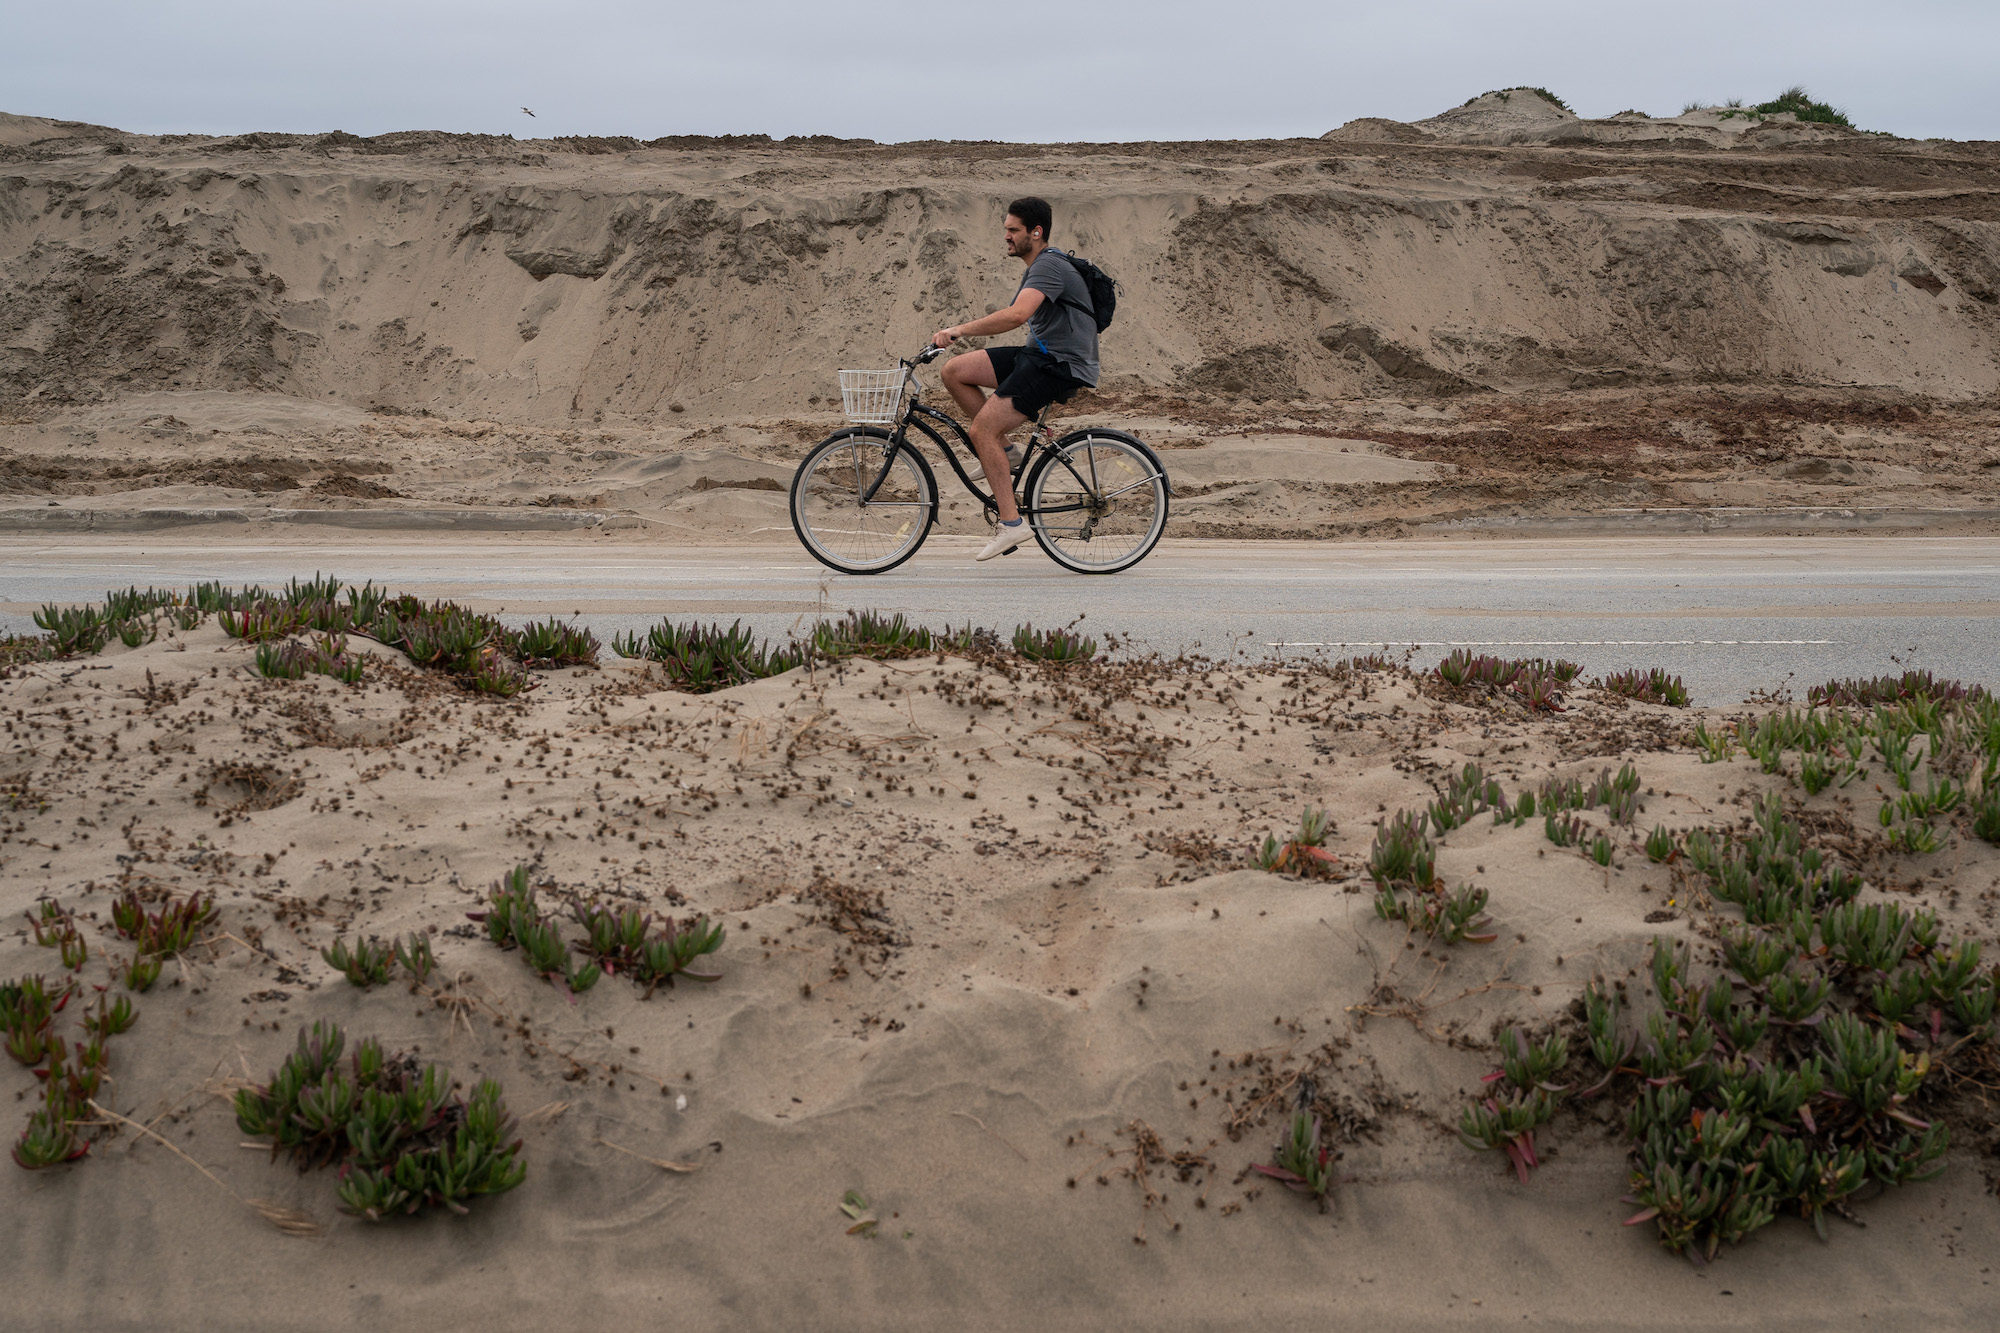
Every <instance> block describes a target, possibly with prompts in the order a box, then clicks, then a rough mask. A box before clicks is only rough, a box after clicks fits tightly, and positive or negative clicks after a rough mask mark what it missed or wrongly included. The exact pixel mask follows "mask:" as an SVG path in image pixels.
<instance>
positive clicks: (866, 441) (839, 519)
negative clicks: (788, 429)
mask: <svg viewBox="0 0 2000 1333" xmlns="http://www.w3.org/2000/svg"><path fill="white" fill-rule="evenodd" d="M888 451H889V443H888V441H886V440H881V439H876V438H874V437H871V436H855V437H851V438H849V439H847V440H844V441H841V442H840V443H838V444H834V445H830V446H828V447H826V448H824V449H823V450H821V451H820V452H819V453H817V454H816V455H815V456H813V457H810V458H809V459H808V460H807V462H806V464H805V465H804V467H803V469H802V475H801V476H800V478H799V480H798V482H797V485H796V488H795V494H794V498H793V516H794V518H795V520H796V521H797V523H798V525H799V527H800V535H801V536H802V537H804V538H805V540H806V541H807V543H808V544H809V545H811V546H813V547H814V548H815V549H816V550H817V552H818V553H820V554H821V555H822V556H823V557H824V558H826V559H828V560H829V562H830V563H832V564H834V565H835V566H836V567H838V568H844V569H852V570H856V571H860V572H866V571H868V570H869V569H875V568H886V567H888V566H889V565H892V564H895V563H897V562H898V561H899V560H900V559H901V558H902V557H904V556H905V555H907V554H908V553H909V551H910V550H911V549H912V548H913V547H914V546H915V545H916V543H918V542H920V541H922V540H923V537H924V532H925V528H926V525H927V522H928V513H927V511H928V510H929V509H930V508H931V506H932V503H933V498H934V497H933V496H932V495H931V492H930V487H929V485H928V484H927V482H926V480H925V475H924V473H923V471H922V469H921V467H920V466H919V464H918V463H917V462H916V460H915V458H914V456H913V454H912V453H910V452H909V451H907V450H904V451H899V452H898V453H897V454H896V456H895V458H894V459H893V460H890V458H889V452H888ZM878 477H879V478H881V482H880V484H879V485H876V488H875V494H874V496H873V498H871V499H870V500H869V501H868V502H867V503H865V504H864V503H863V502H862V500H861V496H862V494H863V493H864V492H865V491H866V489H867V488H868V487H869V486H871V485H875V483H876V479H877V478H878Z"/></svg>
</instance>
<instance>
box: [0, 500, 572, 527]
mask: <svg viewBox="0 0 2000 1333" xmlns="http://www.w3.org/2000/svg"><path fill="white" fill-rule="evenodd" d="M608 517H610V516H609V515H606V514H600V513H586V512H577V511H571V510H561V509H545V510H531V511H526V512H523V511H521V510H516V509H265V508H228V507H217V508H195V507H190V508H185V509H182V508H174V509H68V508H64V507H62V506H43V507H42V508H39V509H30V508H24V507H15V508H0V532H48V533H83V532H158V531H161V530H163V529H167V528H184V527H196V526H202V525H211V524H239V523H241V524H249V523H269V524H274V525H282V526H285V527H299V528H359V529H363V530H368V531H376V532H383V531H405V532H575V531H578V530H581V529H584V528H595V527H599V526H602V525H603V524H604V522H605V520H606V519H607V518H608Z"/></svg>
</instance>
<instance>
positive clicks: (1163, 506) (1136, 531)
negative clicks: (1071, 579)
mask: <svg viewBox="0 0 2000 1333" xmlns="http://www.w3.org/2000/svg"><path fill="white" fill-rule="evenodd" d="M1170 494H1171V492H1170V491H1169V489H1168V485H1167V474H1166V472H1165V471H1164V470H1163V469H1162V468H1161V467H1160V462H1159V460H1158V459H1157V458H1155V457H1154V456H1153V451H1152V450H1150V449H1148V448H1147V447H1146V446H1145V445H1143V444H1141V443H1140V442H1139V441H1138V440H1136V439H1134V438H1132V437H1131V436H1129V435H1126V434H1124V433H1122V432H1119V431H1097V430H1085V431H1078V432H1076V433H1075V434H1074V435H1069V436H1065V437H1064V438H1063V439H1061V440H1058V441H1057V442H1056V445H1055V448H1053V449H1052V450H1050V451H1049V452H1048V453H1045V454H1043V455H1042V457H1041V458H1040V459H1039V460H1037V461H1036V463H1035V466H1034V468H1033V469H1032V470H1031V471H1030V473H1029V476H1028V521H1029V522H1030V523H1032V524H1034V527H1035V541H1036V542H1037V543H1038V544H1039V545H1040V546H1041V548H1042V549H1043V550H1044V551H1046V552H1048V555H1049V558H1050V559H1051V560H1053V561H1055V562H1056V563H1057V564H1059V565H1061V566H1062V567H1063V568H1064V569H1068V570H1071V571H1073V572H1075V573H1078V574H1116V573H1118V572H1119V571H1120V570H1124V569H1130V568H1131V567H1132V566H1134V565H1136V564H1138V563H1139V562H1140V561H1141V560H1144V559H1145V558H1146V556H1147V554H1148V553H1149V552H1151V551H1152V549H1153V547H1154V546H1156V545H1157V544H1158V543H1159V540H1160V536H1161V534H1162V533H1164V532H1165V531H1166V528H1167V501H1168V497H1169V495H1170Z"/></svg>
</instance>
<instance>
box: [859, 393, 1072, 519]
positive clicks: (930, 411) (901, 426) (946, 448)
mask: <svg viewBox="0 0 2000 1333" xmlns="http://www.w3.org/2000/svg"><path fill="white" fill-rule="evenodd" d="M919 417H929V418H931V419H932V420H934V421H939V422H942V423H943V424H944V425H945V426H947V427H948V428H950V430H951V433H952V434H954V435H956V436H957V437H958V439H959V443H961V444H963V445H964V446H965V448H966V451H967V452H968V453H970V454H972V456H973V457H974V458H977V457H978V456H979V451H978V450H976V449H974V448H973V447H972V437H971V436H970V435H967V434H966V433H965V427H963V426H961V425H959V424H958V422H956V421H954V420H953V419H952V418H951V417H949V416H947V415H946V414H944V413H943V412H940V411H938V410H937V409H936V408H935V407H925V406H924V405H923V404H922V403H920V402H917V401H915V400H914V399H912V400H911V402H910V405H909V407H907V408H906V409H904V411H903V419H902V420H901V421H899V422H897V423H896V433H895V434H894V435H892V436H891V437H890V439H889V448H888V451H887V452H886V453H884V454H883V456H882V470H881V471H880V472H879V473H877V474H876V476H875V480H874V481H872V482H870V483H869V485H868V489H867V490H865V491H863V492H862V493H861V503H862V504H867V503H868V502H870V501H871V500H873V499H874V498H875V493H876V492H877V491H879V490H881V489H882V484H883V483H884V482H886V481H887V480H888V479H889V470H890V469H891V468H893V467H894V466H895V465H896V458H897V456H898V455H900V454H901V453H902V452H903V450H905V449H914V448H915V447H916V446H915V445H913V444H911V443H910V438H909V432H910V427H911V426H915V427H916V428H917V429H918V430H920V431H922V432H923V433H924V434H925V435H927V436H929V437H930V439H931V443H933V444H935V445H937V447H938V451H939V452H940V453H942V454H943V455H944V457H945V461H946V462H948V463H950V464H951V470H952V471H953V472H956V473H957V474H958V480H959V482H960V483H961V484H962V485H963V486H964V487H965V489H966V490H967V491H968V492H970V493H971V494H972V495H973V496H975V497H976V498H977V499H978V500H979V502H980V504H982V505H984V506H985V507H986V508H988V509H991V510H994V511H995V512H998V510H999V508H1000V502H999V501H998V500H995V499H994V498H993V496H992V494H991V493H990V492H987V491H983V490H981V489H980V488H979V483H978V482H976V481H974V480H973V479H972V476H971V474H969V473H968V472H966V470H965V467H964V465H963V464H961V463H960V462H959V461H958V451H957V450H956V449H954V448H952V447H951V445H949V444H948V443H946V442H945V438H944V436H942V435H940V434H938V432H937V431H936V429H934V428H933V427H931V426H930V425H928V424H926V423H925V422H923V421H920V420H918V418H919ZM1041 447H1042V444H1041V440H1040V439H1039V438H1034V439H1030V440H1029V442H1028V450H1027V455H1026V456H1025V457H1024V458H1023V459H1022V460H1021V475H1022V476H1023V477H1025V476H1027V474H1028V465H1029V464H1030V463H1032V462H1033V461H1034V457H1035V450H1037V449H1039V448H1041ZM1061 461H1062V465H1063V468H1064V470H1065V471H1067V472H1068V473H1069V474H1070V475H1071V476H1072V477H1075V478H1076V484H1077V485H1079V486H1081V487H1083V489H1084V490H1085V492H1087V493H1089V494H1091V495H1095V494H1096V488H1095V487H1093V486H1091V485H1090V484H1089V483H1088V482H1086V481H1085V480H1084V479H1083V478H1082V477H1081V476H1079V475H1078V473H1077V470H1076V469H1075V468H1073V467H1071V466H1070V464H1069V460H1068V459H1066V458H1065V459H1062V460H1061ZM1091 507H1092V506H1090V505H1088V504H1071V505H1057V506H1055V507H1053V508H1049V509H1038V510H1035V511H1034V512H1036V513H1038V514H1060V513H1066V512H1068V511H1070V510H1074V509H1089V508H1091ZM1022 512H1023V513H1024V514H1025V513H1026V512H1027V511H1026V510H1023V511H1022Z"/></svg>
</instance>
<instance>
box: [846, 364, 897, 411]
mask: <svg viewBox="0 0 2000 1333" xmlns="http://www.w3.org/2000/svg"><path fill="white" fill-rule="evenodd" d="M840 405H841V408H842V409H843V410H844V411H845V412H846V413H847V419H848V420H849V421H852V422H854V423H855V424H856V425H860V426H887V425H892V424H894V422H895V420H896V418H897V417H898V416H899V415H901V412H902V406H903V368H902V367H901V366H898V367H896V368H895V369H894V370H843V371H841V372H840Z"/></svg>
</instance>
